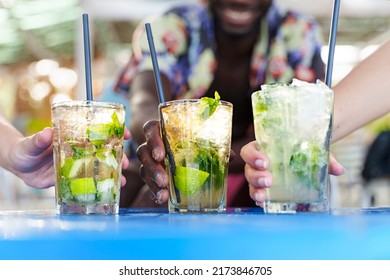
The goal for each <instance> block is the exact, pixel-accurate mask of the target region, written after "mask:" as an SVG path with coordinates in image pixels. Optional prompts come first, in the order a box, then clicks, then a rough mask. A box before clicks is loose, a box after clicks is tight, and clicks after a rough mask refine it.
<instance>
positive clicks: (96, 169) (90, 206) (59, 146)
mask: <svg viewBox="0 0 390 280" xmlns="http://www.w3.org/2000/svg"><path fill="white" fill-rule="evenodd" d="M52 122H53V132H54V135H53V153H54V170H55V191H56V208H57V214H117V213H118V211H119V196H120V182H121V173H122V164H121V163H122V156H123V135H124V129H125V107H124V106H123V105H121V104H117V103H108V102H100V101H64V102H58V103H54V104H53V105H52Z"/></svg>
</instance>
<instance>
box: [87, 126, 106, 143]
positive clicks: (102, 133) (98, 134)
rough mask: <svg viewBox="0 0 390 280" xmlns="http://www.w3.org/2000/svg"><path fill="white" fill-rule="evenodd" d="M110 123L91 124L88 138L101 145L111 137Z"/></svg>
mask: <svg viewBox="0 0 390 280" xmlns="http://www.w3.org/2000/svg"><path fill="white" fill-rule="evenodd" d="M110 127H111V125H110V124H97V125H91V126H90V127H88V129H87V134H88V139H89V141H91V142H92V144H94V145H101V144H102V143H104V142H105V141H106V140H107V139H108V137H110Z"/></svg>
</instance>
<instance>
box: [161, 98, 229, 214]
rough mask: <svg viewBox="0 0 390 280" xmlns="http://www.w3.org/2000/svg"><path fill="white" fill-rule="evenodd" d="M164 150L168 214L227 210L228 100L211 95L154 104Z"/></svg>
mask: <svg viewBox="0 0 390 280" xmlns="http://www.w3.org/2000/svg"><path fill="white" fill-rule="evenodd" d="M159 111H160V118H161V125H162V137H163V140H164V144H165V148H166V150H167V158H166V161H165V162H166V168H167V172H168V175H169V194H170V198H169V212H170V213H215V212H224V211H225V210H226V187H227V174H228V165H229V156H230V148H231V133H232V115H233V105H232V104H231V103H229V102H226V101H221V100H220V97H219V95H218V93H217V92H216V93H215V98H208V97H204V98H201V99H183V100H176V101H169V102H165V103H161V104H160V106H159Z"/></svg>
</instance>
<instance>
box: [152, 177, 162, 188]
mask: <svg viewBox="0 0 390 280" xmlns="http://www.w3.org/2000/svg"><path fill="white" fill-rule="evenodd" d="M154 181H155V182H156V184H157V186H158V187H159V188H162V187H163V185H164V177H163V175H162V174H161V173H157V174H156V176H155V177H154Z"/></svg>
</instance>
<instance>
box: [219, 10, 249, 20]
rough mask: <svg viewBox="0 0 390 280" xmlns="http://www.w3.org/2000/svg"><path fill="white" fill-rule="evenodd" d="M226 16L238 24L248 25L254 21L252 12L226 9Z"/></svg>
mask: <svg viewBox="0 0 390 280" xmlns="http://www.w3.org/2000/svg"><path fill="white" fill-rule="evenodd" d="M224 14H225V16H226V18H227V19H229V21H231V22H236V23H246V22H249V21H251V20H252V19H253V17H254V16H253V13H252V12H250V11H236V10H231V9H226V10H225V11H224Z"/></svg>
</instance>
